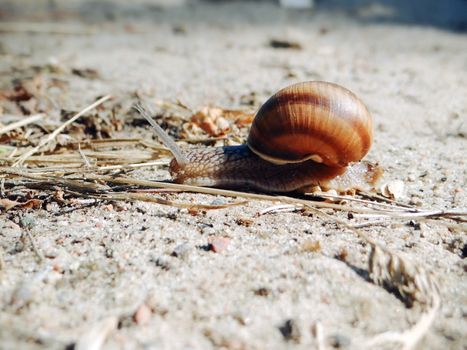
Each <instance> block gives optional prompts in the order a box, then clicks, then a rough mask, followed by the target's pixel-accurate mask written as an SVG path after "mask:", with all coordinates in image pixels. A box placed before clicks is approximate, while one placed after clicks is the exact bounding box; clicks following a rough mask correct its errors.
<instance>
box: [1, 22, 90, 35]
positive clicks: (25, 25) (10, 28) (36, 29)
mask: <svg viewBox="0 0 467 350" xmlns="http://www.w3.org/2000/svg"><path fill="white" fill-rule="evenodd" d="M0 32H7V33H8V32H9V33H45V34H59V35H91V34H93V33H95V31H94V30H90V29H89V28H88V27H86V28H85V29H83V28H82V27H76V26H75V27H74V28H73V27H71V26H70V25H61V24H58V23H31V22H4V23H0Z"/></svg>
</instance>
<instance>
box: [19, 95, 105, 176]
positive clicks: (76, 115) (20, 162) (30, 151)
mask: <svg viewBox="0 0 467 350" xmlns="http://www.w3.org/2000/svg"><path fill="white" fill-rule="evenodd" d="M110 98H111V96H110V95H106V96H104V97H102V98H100V99H99V100H97V101H96V102H94V103H93V104H91V105H89V106H88V107H86V108H84V109H83V110H82V111H81V112H79V113H77V114H75V115H74V116H73V117H72V118H70V119H68V120H67V121H66V122H65V123H63V124H62V125H60V126H59V127H58V128H57V129H55V130H54V131H53V132H52V133H51V134H49V135H48V137H47V138H45V139H43V140H42V141H41V142H40V143H39V144H38V145H37V146H36V147H34V148H33V149H31V150H29V151H28V152H26V153H25V154H23V155H22V156H21V157H20V158H19V159H18V160H17V161H16V162H15V163H14V164H13V166H14V167H16V166H19V165H21V164H23V163H24V161H25V160H26V159H27V158H28V157H30V156H32V155H33V154H34V153H36V152H38V151H39V150H40V149H41V148H42V147H44V146H45V145H46V144H48V143H49V142H50V141H52V140H53V139H55V137H57V135H58V134H60V133H61V132H62V131H63V130H64V129H65V128H66V127H67V126H68V125H70V124H71V123H73V122H74V121H75V120H77V119H78V118H79V117H81V116H82V115H84V114H86V113H87V112H89V111H90V110H92V109H94V108H96V107H97V106H99V105H100V104H102V103H104V102H105V101H107V100H108V99H110Z"/></svg>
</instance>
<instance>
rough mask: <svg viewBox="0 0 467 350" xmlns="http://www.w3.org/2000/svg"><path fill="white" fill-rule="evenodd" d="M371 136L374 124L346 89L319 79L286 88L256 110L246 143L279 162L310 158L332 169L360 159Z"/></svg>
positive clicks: (257, 152) (361, 105) (369, 143)
mask: <svg viewBox="0 0 467 350" xmlns="http://www.w3.org/2000/svg"><path fill="white" fill-rule="evenodd" d="M372 138H373V121H372V118H371V115H370V113H369V112H368V109H367V108H366V107H365V105H364V104H363V102H362V101H361V100H360V99H359V98H358V97H357V96H355V95H354V94H353V93H352V92H350V91H349V90H347V89H345V88H343V87H341V86H339V85H336V84H333V83H327V82H322V81H311V82H304V83H299V84H295V85H291V86H288V87H286V88H284V89H282V90H280V91H279V92H277V93H276V94H275V95H273V96H272V97H271V98H269V100H267V101H266V103H265V104H264V105H263V106H262V107H261V108H260V110H259V111H258V113H257V114H256V117H255V119H254V121H253V124H252V126H251V130H250V134H249V136H248V141H247V144H248V146H249V147H250V149H251V150H252V151H253V152H254V153H256V154H257V155H258V156H260V157H261V158H263V159H265V160H268V161H270V162H273V163H277V164H284V163H296V162H302V161H304V160H306V159H312V160H314V161H316V162H319V163H324V164H326V165H330V166H346V165H347V164H349V163H350V162H356V161H359V160H361V159H362V158H363V157H364V156H365V154H366V153H367V152H368V150H369V149H370V146H371V141H372Z"/></svg>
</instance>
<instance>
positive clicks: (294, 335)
mask: <svg viewBox="0 0 467 350" xmlns="http://www.w3.org/2000/svg"><path fill="white" fill-rule="evenodd" d="M279 331H280V332H281V334H282V336H283V337H284V339H285V340H287V341H292V342H294V343H299V342H300V338H301V334H300V329H299V328H298V324H297V322H296V321H294V320H292V319H289V320H287V321H285V322H284V324H283V325H282V326H280V327H279Z"/></svg>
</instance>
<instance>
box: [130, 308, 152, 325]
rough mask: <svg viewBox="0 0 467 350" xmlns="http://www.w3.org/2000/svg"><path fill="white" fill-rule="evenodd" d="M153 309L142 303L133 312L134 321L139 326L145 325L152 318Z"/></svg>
mask: <svg viewBox="0 0 467 350" xmlns="http://www.w3.org/2000/svg"><path fill="white" fill-rule="evenodd" d="M151 315H152V310H151V309H150V308H149V306H147V305H146V304H141V305H140V306H139V307H138V309H137V310H136V312H135V313H134V314H133V321H135V323H136V324H137V325H139V326H144V325H147V324H148V323H149V320H150V319H151Z"/></svg>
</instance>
